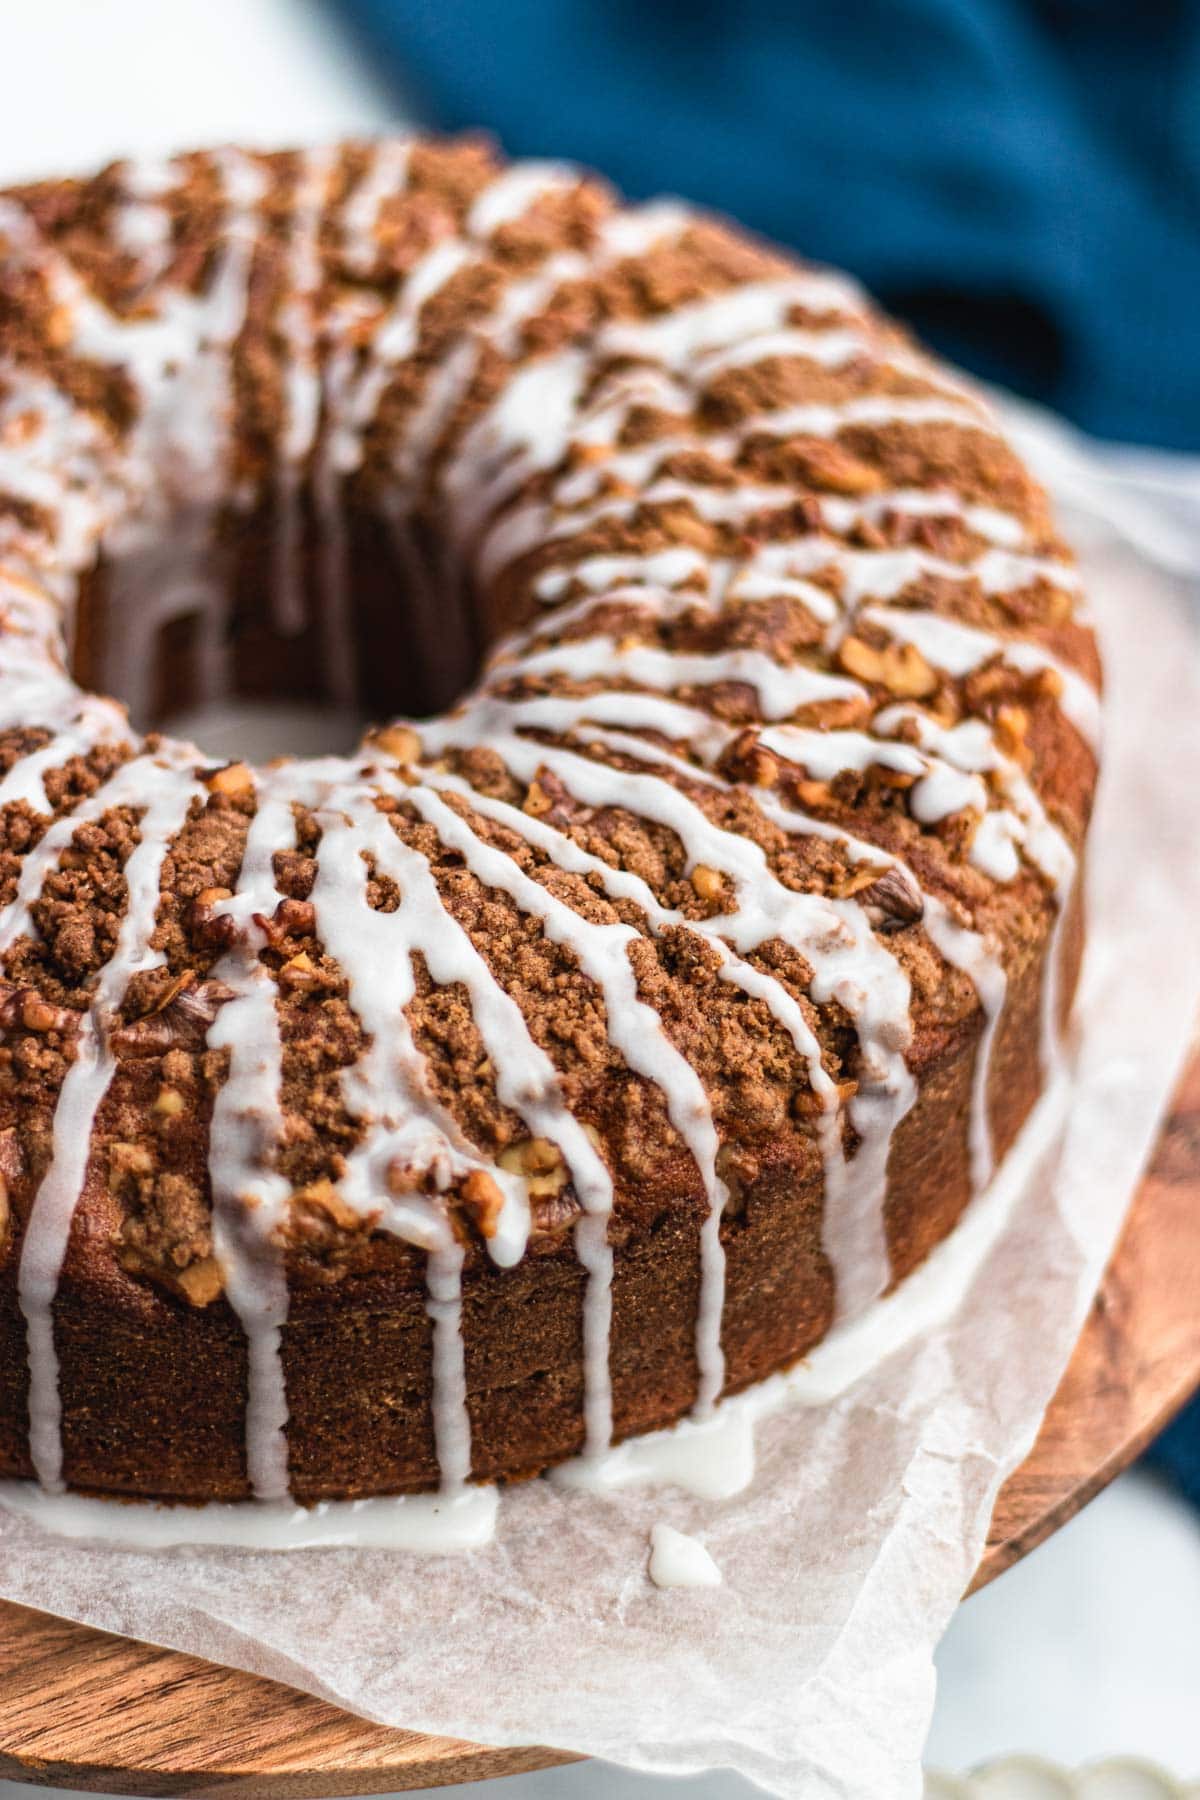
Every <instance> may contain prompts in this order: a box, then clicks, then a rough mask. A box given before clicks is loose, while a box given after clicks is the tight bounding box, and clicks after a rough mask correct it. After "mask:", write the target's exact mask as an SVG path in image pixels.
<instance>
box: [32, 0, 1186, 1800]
mask: <svg viewBox="0 0 1200 1800" xmlns="http://www.w3.org/2000/svg"><path fill="white" fill-rule="evenodd" d="M431 3H432V0H431ZM0 70H2V71H3V73H4V76H5V80H4V98H3V104H2V108H0V181H4V180H11V179H14V178H17V177H24V176H36V175H44V174H57V173H67V172H69V171H71V170H74V169H81V168H86V167H87V166H89V165H93V164H99V163H101V162H103V161H104V160H106V159H107V158H109V157H111V156H115V155H118V154H120V153H122V152H125V151H132V150H151V151H156V150H165V149H172V148H180V147H183V146H186V145H188V144H190V143H197V144H199V143H206V142H214V141H218V140H220V139H222V138H226V139H238V140H240V141H252V142H258V143H263V144H280V143H288V142H304V141H316V140H318V139H321V138H323V137H329V136H332V135H334V134H336V133H338V132H341V131H359V132H363V131H366V132H370V131H373V130H378V129H380V128H382V127H384V126H386V125H388V124H390V123H394V122H396V121H397V120H398V119H402V118H404V117H405V116H406V115H405V113H404V111H403V110H402V108H401V106H400V105H399V103H398V102H397V101H396V99H395V97H394V96H391V95H389V94H387V93H386V92H384V91H383V89H382V88H381V87H380V86H379V85H378V84H377V82H376V81H375V79H374V77H373V75H372V72H371V70H370V68H369V67H368V66H366V64H365V63H364V62H363V61H362V60H361V59H360V58H359V57H358V56H357V54H356V53H355V50H354V47H353V45H352V44H350V43H348V42H347V41H346V40H345V39H344V38H343V37H342V36H340V35H339V33H338V31H337V28H336V24H335V23H334V22H333V21H332V20H331V19H330V18H329V17H328V16H327V15H326V13H325V12H324V11H323V9H322V8H320V7H319V6H318V5H316V4H314V3H312V0H0ZM409 116H411V115H409ZM1198 1303H1200V1302H1198ZM938 1666H939V1678H940V1691H939V1699H938V1707H937V1714H936V1717H935V1720H934V1727H933V1733H932V1737H931V1740H930V1745H929V1755H928V1761H929V1763H930V1764H931V1765H932V1766H934V1767H940V1768H943V1769H951V1770H965V1769H968V1768H970V1767H972V1766H974V1765H975V1764H978V1763H980V1762H982V1761H984V1760H986V1759H988V1758H991V1757H995V1756H997V1755H1001V1754H1004V1753H1007V1752H1012V1751H1036V1752H1041V1753H1042V1754H1044V1755H1047V1756H1050V1757H1053V1758H1056V1759H1058V1760H1059V1761H1061V1762H1064V1763H1067V1764H1071V1765H1075V1764H1079V1763H1083V1762H1086V1761H1090V1760H1091V1759H1093V1758H1095V1757H1098V1756H1102V1755H1103V1756H1107V1755H1114V1754H1118V1753H1131V1754H1139V1755H1142V1756H1146V1757H1150V1758H1154V1759H1156V1760H1157V1761H1158V1762H1160V1763H1161V1764H1163V1765H1165V1766H1166V1767H1167V1768H1168V1769H1170V1770H1171V1771H1172V1772H1173V1773H1175V1774H1176V1775H1178V1776H1182V1777H1191V1778H1195V1777H1197V1776H1200V1525H1198V1523H1197V1520H1196V1518H1195V1516H1194V1515H1193V1514H1192V1513H1191V1512H1190V1511H1189V1510H1188V1509H1187V1508H1185V1507H1184V1506H1183V1505H1182V1504H1181V1503H1179V1502H1177V1501H1175V1500H1174V1499H1173V1498H1172V1497H1171V1496H1170V1495H1168V1494H1167V1493H1166V1491H1165V1490H1163V1489H1162V1488H1160V1487H1159V1486H1158V1485H1157V1484H1156V1483H1155V1482H1154V1481H1152V1480H1151V1479H1150V1478H1149V1477H1147V1476H1144V1475H1140V1474H1134V1475H1131V1476H1126V1477H1125V1478H1124V1479H1122V1480H1121V1481H1120V1482H1118V1483H1117V1485H1116V1486H1115V1487H1114V1488H1113V1489H1111V1490H1110V1492H1109V1493H1108V1494H1107V1495H1105V1496H1104V1497H1103V1498H1102V1499H1101V1500H1099V1501H1098V1502H1096V1503H1095V1504H1094V1505H1093V1506H1092V1507H1091V1508H1090V1509H1089V1511H1088V1512H1087V1513H1086V1514H1084V1515H1083V1517H1082V1518H1081V1519H1079V1520H1077V1521H1076V1522H1075V1523H1074V1524H1073V1525H1071V1526H1069V1527H1068V1528H1067V1529H1066V1530H1065V1531H1063V1532H1061V1533H1060V1534H1059V1535H1058V1537H1057V1538H1055V1539H1054V1541H1053V1542H1052V1543H1051V1544H1050V1545H1048V1546H1046V1547H1045V1548H1043V1549H1042V1550H1040V1551H1038V1552H1037V1553H1036V1554H1035V1555H1034V1556H1033V1557H1031V1558H1030V1559H1029V1560H1028V1561H1027V1562H1026V1563H1025V1564H1023V1565H1022V1566H1021V1567H1020V1568H1018V1569H1016V1570H1014V1571H1013V1572H1012V1573H1010V1574H1009V1575H1007V1576H1005V1577H1004V1579H1003V1580H1002V1581H1001V1582H999V1583H998V1584H996V1585H995V1586H994V1587H992V1588H990V1589H988V1590H987V1591H985V1592H984V1593H983V1594H981V1595H979V1596H977V1597H976V1598H975V1599H973V1600H972V1601H970V1602H969V1603H968V1604H967V1605H965V1606H964V1607H963V1608H962V1609H961V1610H960V1612H959V1614H958V1617H957V1619H956V1620H955V1622H954V1624H953V1626H952V1627H951V1630H950V1633H949V1635H948V1637H947V1638H946V1640H945V1643H944V1644H943V1646H942V1650H941V1653H940V1655H939V1658H938ZM471 1791H472V1792H473V1793H476V1794H478V1795H479V1797H480V1800H485V1796H491V1795H493V1794H494V1795H495V1797H496V1800H501V1796H502V1797H503V1800H600V1796H604V1800H636V1797H640V1796H646V1797H647V1800H649V1797H650V1796H652V1795H653V1796H662V1795H664V1794H666V1793H667V1792H668V1791H671V1792H678V1793H679V1794H680V1800H682V1797H683V1795H684V1794H685V1793H686V1794H687V1795H688V1796H689V1800H690V1797H691V1796H696V1800H700V1797H701V1796H705V1797H707V1800H717V1796H720V1797H721V1800H732V1797H733V1796H734V1795H735V1794H737V1795H748V1794H749V1793H750V1790H749V1789H748V1788H746V1787H745V1786H744V1785H743V1784H742V1783H740V1782H734V1781H732V1780H729V1779H728V1778H724V1777H721V1776H719V1775H717V1776H712V1777H709V1778H707V1779H705V1780H703V1781H693V1782H688V1783H674V1782H670V1781H660V1780H654V1779H651V1778H648V1777H644V1776H636V1777H635V1776H625V1775H622V1774H620V1773H618V1772H617V1771H615V1770H612V1769H608V1768H602V1767H600V1766H597V1765H590V1766H589V1765H579V1766H577V1767H573V1768H567V1769H562V1770H553V1771H547V1772H545V1773H543V1774H541V1775H537V1776H529V1777H525V1778H524V1779H517V1780H509V1781H505V1782H503V1783H488V1784H485V1786H484V1787H480V1788H476V1789H473V1790H471ZM1006 1791H1008V1790H1006ZM1012 1791H1013V1792H1014V1793H1015V1789H1014V1790H1012ZM1022 1791H1024V1790H1022ZM19 1796H20V1790H19V1789H17V1788H14V1787H11V1786H10V1784H7V1783H4V1782H0V1800H18V1797H19ZM881 1800H886V1797H882V1796H881Z"/></svg>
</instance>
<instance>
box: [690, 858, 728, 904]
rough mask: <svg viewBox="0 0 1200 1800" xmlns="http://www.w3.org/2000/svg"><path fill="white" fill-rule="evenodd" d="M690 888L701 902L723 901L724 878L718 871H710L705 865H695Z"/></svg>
mask: <svg viewBox="0 0 1200 1800" xmlns="http://www.w3.org/2000/svg"><path fill="white" fill-rule="evenodd" d="M691 881H692V886H693V888H694V889H695V890H696V895H697V897H698V898H699V899H701V900H707V901H715V900H723V899H724V897H725V877H724V876H723V875H722V874H721V872H720V870H719V869H710V868H709V867H708V865H707V863H697V864H696V867H695V868H694V869H693V870H692V875H691Z"/></svg>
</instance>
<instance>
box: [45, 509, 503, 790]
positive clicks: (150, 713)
mask: <svg viewBox="0 0 1200 1800" xmlns="http://www.w3.org/2000/svg"><path fill="white" fill-rule="evenodd" d="M459 585H460V584H457V583H456V582H454V581H453V580H452V579H450V578H448V577H446V576H445V575H443V574H441V573H440V571H439V573H438V574H437V575H435V574H434V547H433V546H432V545H431V544H425V543H422V542H420V541H419V540H418V538H417V537H416V535H415V534H414V532H413V531H412V530H411V528H408V527H405V528H404V529H403V531H401V530H400V529H399V528H397V526H396V525H395V523H394V522H392V521H387V520H384V519H381V518H380V517H379V516H378V514H377V512H375V511H369V510H367V509H365V508H363V507H359V506H356V505H355V504H354V502H353V501H350V502H348V503H347V504H345V505H344V506H343V508H342V511H341V515H340V517H339V518H337V519H335V520H333V521H327V523H326V526H325V528H324V529H322V528H321V527H320V526H319V524H318V519H317V513H316V509H315V508H314V507H313V506H312V505H311V503H310V500H309V497H308V496H307V495H306V494H305V493H304V492H303V491H302V492H301V493H300V494H299V495H298V496H294V497H293V500H292V509H291V510H290V511H289V512H287V513H286V514H285V513H283V512H282V511H281V509H280V506H279V504H278V503H277V502H276V501H274V500H268V501H266V502H264V503H263V504H262V505H260V506H259V507H257V508H256V509H254V510H252V511H247V512H238V513H233V512H230V511H225V512H220V513H218V514H217V515H216V516H214V514H213V513H212V511H211V510H208V509H206V510H204V511H202V512H201V511H199V510H198V511H197V512H195V513H187V512H184V513H178V514H176V515H175V516H174V517H173V518H172V519H171V520H170V521H169V524H168V525H166V526H165V527H164V525H163V524H162V523H161V522H156V524H155V525H154V527H153V528H152V527H151V526H150V525H149V524H148V523H144V522H139V521H137V520H133V521H130V522H128V523H127V524H126V525H124V526H123V527H122V528H121V531H120V535H119V538H118V539H116V540H114V541H113V542H111V543H109V544H106V546H105V548H104V551H103V553H102V555H101V556H100V558H99V560H98V561H97V563H96V565H95V566H94V567H93V568H92V569H91V570H89V571H88V572H87V573H86V574H85V576H84V577H83V578H82V580H81V583H80V591H79V602H78V608H77V614H76V627H75V634H74V646H73V657H72V661H73V672H74V674H75V676H76V678H77V680H78V681H79V682H80V683H81V684H82V685H83V686H85V687H87V688H90V689H93V690H96V691H99V692H103V693H109V694H113V695H115V696H116V697H117V698H118V699H120V700H123V701H124V702H125V703H126V705H127V706H128V707H129V715H130V719H131V721H132V723H133V725H134V726H135V728H136V729H138V730H139V731H148V730H152V729H154V730H167V731H170V732H171V733H173V734H174V735H176V736H180V737H189V738H194V739H195V740H196V741H197V742H198V743H199V744H201V745H202V746H203V747H204V749H206V750H208V751H210V752H212V754H214V755H220V756H229V757H248V758H250V759H252V760H255V761H261V760H265V759H267V758H269V757H272V756H279V755H285V754H294V755H329V754H336V753H338V752H341V751H346V750H349V749H351V748H353V746H354V744H355V743H356V742H357V741H358V739H359V737H360V735H361V732H362V729H363V727H364V726H365V725H366V724H368V723H369V722H370V721H372V720H379V719H385V718H388V717H391V716H393V715H395V714H397V713H404V714H407V715H410V716H413V717H422V716H424V715H427V714H429V713H431V712H436V711H438V710H440V709H441V708H443V707H445V706H447V705H448V704H449V702H450V701H451V700H452V699H454V697H455V696H456V695H457V694H459V693H461V692H462V690H463V688H464V687H465V686H466V685H467V682H468V681H469V679H470V676H471V674H472V672H473V670H474V668H475V666H476V662H477V641H478V634H477V631H476V629H475V626H474V622H473V620H472V618H471V616H470V609H469V607H468V605H467V602H466V597H465V595H464V594H463V593H461V592H456V588H457V587H458V586H459Z"/></svg>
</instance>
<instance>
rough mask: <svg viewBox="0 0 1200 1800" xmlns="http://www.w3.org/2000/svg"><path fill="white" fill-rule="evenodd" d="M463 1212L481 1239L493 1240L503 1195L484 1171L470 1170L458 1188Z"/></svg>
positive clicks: (498, 1222) (502, 1203) (497, 1225)
mask: <svg viewBox="0 0 1200 1800" xmlns="http://www.w3.org/2000/svg"><path fill="white" fill-rule="evenodd" d="M458 1191H459V1196H460V1198H461V1200H462V1204H463V1210H464V1211H465V1212H466V1214H467V1217H468V1218H469V1219H470V1221H471V1223H472V1225H474V1227H475V1229H476V1231H478V1233H479V1234H480V1236H481V1237H485V1238H493V1237H495V1235H496V1233H497V1231H498V1230H499V1228H500V1214H501V1212H502V1211H503V1209H504V1195H503V1193H502V1192H501V1190H500V1187H499V1185H498V1184H497V1182H496V1181H494V1180H493V1178H492V1177H491V1176H490V1175H489V1174H488V1172H487V1170H486V1169H472V1170H471V1172H470V1174H469V1175H468V1176H467V1177H466V1179H465V1180H464V1182H463V1183H462V1186H461V1187H460V1188H459V1190H458Z"/></svg>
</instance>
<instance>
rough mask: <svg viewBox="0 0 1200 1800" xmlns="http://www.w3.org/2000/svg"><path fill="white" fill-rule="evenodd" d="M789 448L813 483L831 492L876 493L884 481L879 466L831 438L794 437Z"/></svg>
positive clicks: (800, 468)
mask: <svg viewBox="0 0 1200 1800" xmlns="http://www.w3.org/2000/svg"><path fill="white" fill-rule="evenodd" d="M789 450H790V452H791V458H792V460H793V461H795V462H796V463H797V464H798V465H799V470H800V473H801V474H802V475H803V477H804V478H805V479H806V480H807V481H808V482H809V484H810V485H811V486H812V487H815V488H821V489H824V490H825V491H826V492H828V493H831V494H874V493H877V492H878V491H879V489H880V488H881V487H883V485H884V477H883V475H882V473H881V472H880V471H879V470H878V469H874V468H872V467H871V465H870V463H865V462H863V461H862V460H861V458H859V457H857V456H855V455H853V454H852V453H851V451H849V450H847V449H845V448H844V447H843V446H842V445H841V444H837V443H834V442H832V441H831V440H830V439H828V438H813V439H794V440H793V441H792V443H791V444H790V445H789Z"/></svg>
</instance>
